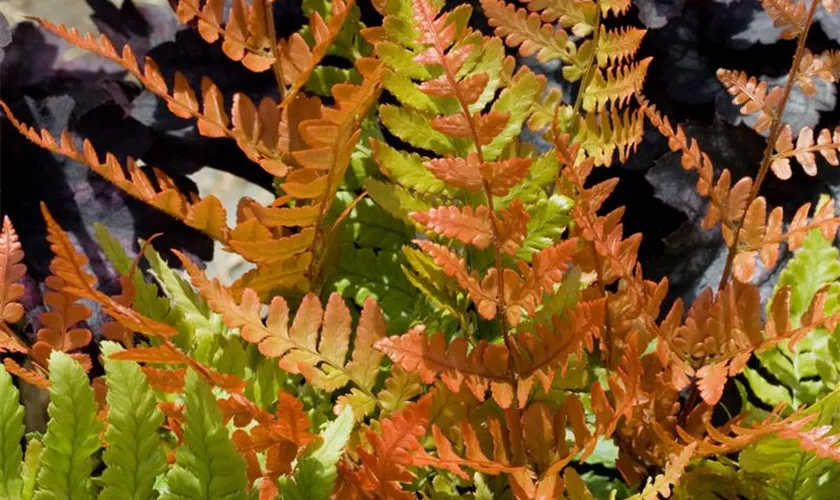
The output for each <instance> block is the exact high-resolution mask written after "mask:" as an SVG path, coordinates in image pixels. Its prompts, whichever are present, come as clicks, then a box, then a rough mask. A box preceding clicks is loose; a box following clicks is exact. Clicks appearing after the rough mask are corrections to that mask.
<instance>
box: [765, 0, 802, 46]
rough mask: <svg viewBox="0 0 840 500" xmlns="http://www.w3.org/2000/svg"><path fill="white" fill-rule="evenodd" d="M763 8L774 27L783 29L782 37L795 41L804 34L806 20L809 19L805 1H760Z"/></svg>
mask: <svg viewBox="0 0 840 500" xmlns="http://www.w3.org/2000/svg"><path fill="white" fill-rule="evenodd" d="M760 2H761V6H762V7H763V8H764V11H765V12H767V15H769V16H770V19H772V20H773V25H774V26H776V27H777V28H782V33H781V37H782V38H783V39H785V40H793V39H794V38H796V37H797V36H799V33H801V32H802V30H803V29H804V27H805V26H804V25H805V19H806V18H807V17H808V6H807V3H808V2H805V1H796V0H760Z"/></svg>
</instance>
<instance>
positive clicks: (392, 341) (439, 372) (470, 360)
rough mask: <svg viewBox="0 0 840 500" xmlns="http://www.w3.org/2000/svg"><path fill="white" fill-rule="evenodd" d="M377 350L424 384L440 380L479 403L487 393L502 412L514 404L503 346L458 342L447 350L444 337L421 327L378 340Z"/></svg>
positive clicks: (454, 390)
mask: <svg viewBox="0 0 840 500" xmlns="http://www.w3.org/2000/svg"><path fill="white" fill-rule="evenodd" d="M376 348H377V349H379V350H380V351H382V352H384V353H385V354H387V355H388V357H390V358H391V360H392V361H393V362H394V363H396V364H398V365H400V366H401V367H402V368H404V369H405V370H407V371H414V372H417V373H418V374H419V375H420V377H421V378H422V379H423V382H425V383H427V384H430V383H432V382H433V381H434V380H435V379H436V378H438V377H440V379H441V380H442V381H443V383H444V384H445V385H446V386H447V388H449V390H451V391H452V392H459V391H460V390H461V386H462V385H466V386H467V388H468V389H469V390H470V391H471V392H472V393H473V396H475V398H476V399H478V400H479V401H484V400H485V398H486V394H487V391H488V390H490V391H491V394H492V397H493V399H494V400H495V401H496V403H498V404H499V406H501V407H502V408H509V407H510V406H511V405H512V404H513V398H514V395H515V394H516V390H517V388H516V387H514V386H513V382H512V378H511V376H510V374H509V373H508V357H509V352H508V350H507V348H506V347H505V346H503V345H499V344H490V343H488V342H487V341H484V340H482V341H479V342H478V343H477V344H475V345H474V346H472V347H471V348H470V346H469V344H468V343H467V341H466V339H464V338H457V339H455V340H453V341H452V343H451V344H449V345H448V346H447V345H446V337H445V335H444V334H443V333H440V332H437V333H434V334H432V335H431V336H430V335H428V334H427V333H426V329H425V327H424V326H422V325H421V326H415V327H413V328H412V329H411V330H409V331H408V332H407V333H405V334H404V335H401V336H394V337H387V338H383V339H382V340H379V341H378V342H377V343H376Z"/></svg>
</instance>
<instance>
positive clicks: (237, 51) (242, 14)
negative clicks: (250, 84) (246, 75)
mask: <svg viewBox="0 0 840 500" xmlns="http://www.w3.org/2000/svg"><path fill="white" fill-rule="evenodd" d="M202 3H204V5H202ZM224 7H225V2H223V1H221V0H207V1H206V2H202V0H179V2H178V5H177V6H176V7H175V13H176V15H177V16H178V21H180V22H181V23H183V24H186V23H189V22H190V21H192V20H193V19H195V18H198V33H199V34H200V35H201V38H203V39H204V40H205V41H206V42H207V43H214V42H216V41H217V40H218V39H219V38H220V37H221V38H222V39H223V41H222V51H223V52H224V53H225V55H227V56H228V57H229V58H231V59H232V60H234V61H241V62H242V65H243V66H245V67H246V68H248V69H250V70H251V71H254V72H261V71H265V70H267V69H268V68H270V67H271V64H272V63H273V62H274V57H273V55H272V48H271V40H270V38H269V34H268V27H267V23H268V22H273V21H274V19H273V17H268V18H267V16H266V14H268V15H269V16H271V14H270V11H269V12H266V8H265V7H264V5H263V2H251V3H250V5H248V4H247V3H246V2H245V0H235V1H234V2H232V4H231V6H230V9H229V10H228V12H227V15H225V13H224ZM224 19H226V20H227V22H223V20H224Z"/></svg>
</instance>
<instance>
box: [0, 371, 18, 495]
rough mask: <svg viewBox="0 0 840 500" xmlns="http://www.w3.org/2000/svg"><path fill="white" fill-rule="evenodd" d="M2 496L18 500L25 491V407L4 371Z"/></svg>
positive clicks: (0, 376)
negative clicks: (21, 443)
mask: <svg viewBox="0 0 840 500" xmlns="http://www.w3.org/2000/svg"><path fill="white" fill-rule="evenodd" d="M0 398H2V400H1V401H0V422H2V425H0V433H1V434H0V447H2V450H3V451H2V453H0V497H2V498H14V497H16V496H19V495H21V491H22V488H23V482H22V476H21V473H22V468H21V462H22V460H23V453H22V451H21V448H20V441H21V439H23V432H24V426H23V406H21V405H20V402H19V401H20V393H19V392H18V390H17V388H16V387H15V386H14V384H13V383H12V377H11V376H10V375H9V374H8V373H7V372H6V370H4V369H2V368H0Z"/></svg>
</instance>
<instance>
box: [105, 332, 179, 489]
mask: <svg viewBox="0 0 840 500" xmlns="http://www.w3.org/2000/svg"><path fill="white" fill-rule="evenodd" d="M120 350H121V349H120V348H119V347H118V346H117V345H115V344H112V343H103V344H102V352H103V355H104V356H106V357H107V356H110V355H111V354H112V353H114V352H119V351H120ZM105 373H106V377H105V380H106V382H107V383H108V396H107V397H108V399H107V402H108V427H107V429H106V431H105V441H106V442H107V443H108V448H106V450H105V453H104V454H103V457H102V458H103V460H104V462H105V465H106V469H105V471H104V472H103V473H102V484H103V490H102V492H101V493H100V494H99V498H100V499H103V500H104V499H110V498H114V499H116V498H135V499H141V498H148V497H149V495H151V493H152V489H153V487H154V483H155V478H156V477H157V476H158V475H159V474H161V473H162V472H163V471H164V470H165V469H166V461H165V459H164V454H163V448H162V443H161V441H160V438H159V437H158V434H157V430H158V428H159V427H160V426H161V424H163V414H162V413H160V411H158V409H157V406H156V405H157V401H156V400H155V397H154V395H153V394H152V392H151V391H150V390H149V386H148V383H147V382H146V377H145V376H144V375H143V372H142V370H141V369H140V367H139V366H138V365H137V364H136V363H133V362H131V361H116V360H108V359H106V361H105Z"/></svg>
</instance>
